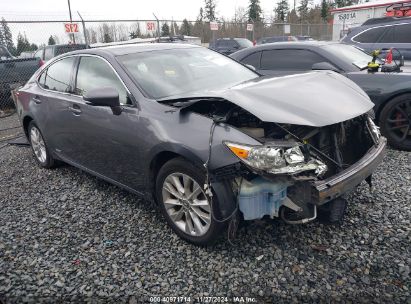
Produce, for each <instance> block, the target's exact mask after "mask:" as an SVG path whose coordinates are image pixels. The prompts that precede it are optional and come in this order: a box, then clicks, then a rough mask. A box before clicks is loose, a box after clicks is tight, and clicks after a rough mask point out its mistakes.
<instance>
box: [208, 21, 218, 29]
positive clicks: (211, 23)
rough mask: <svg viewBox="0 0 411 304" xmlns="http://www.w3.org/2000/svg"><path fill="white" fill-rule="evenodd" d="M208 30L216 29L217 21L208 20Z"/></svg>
mask: <svg viewBox="0 0 411 304" xmlns="http://www.w3.org/2000/svg"><path fill="white" fill-rule="evenodd" d="M210 30H212V31H218V23H217V22H214V21H212V22H210Z"/></svg>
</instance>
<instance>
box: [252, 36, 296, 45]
mask: <svg viewBox="0 0 411 304" xmlns="http://www.w3.org/2000/svg"><path fill="white" fill-rule="evenodd" d="M284 41H298V39H297V37H295V36H272V37H262V38H260V39H257V45H259V44H266V43H274V42H284Z"/></svg>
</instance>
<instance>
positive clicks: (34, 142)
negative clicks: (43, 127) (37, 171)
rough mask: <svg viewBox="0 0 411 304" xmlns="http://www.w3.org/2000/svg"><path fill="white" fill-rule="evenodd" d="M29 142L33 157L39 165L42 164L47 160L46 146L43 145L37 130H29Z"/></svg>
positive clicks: (34, 128)
mask: <svg viewBox="0 0 411 304" xmlns="http://www.w3.org/2000/svg"><path fill="white" fill-rule="evenodd" d="M30 141H31V146H32V147H33V151H34V155H35V156H36V157H37V159H38V160H39V161H40V162H41V163H44V162H45V161H46V158H47V152H46V145H45V144H44V140H43V137H42V136H41V133H40V131H39V129H37V128H36V127H32V128H31V130H30Z"/></svg>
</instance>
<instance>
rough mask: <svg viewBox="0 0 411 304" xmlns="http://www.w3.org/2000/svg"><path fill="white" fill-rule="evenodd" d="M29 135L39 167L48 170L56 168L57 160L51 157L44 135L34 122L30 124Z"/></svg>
mask: <svg viewBox="0 0 411 304" xmlns="http://www.w3.org/2000/svg"><path fill="white" fill-rule="evenodd" d="M27 134H28V138H29V142H30V146H31V149H32V150H33V154H34V159H35V160H36V161H37V163H38V164H39V166H40V167H42V168H47V169H49V168H54V167H55V166H56V160H55V159H54V158H53V156H52V155H51V153H50V150H49V149H48V147H47V144H46V142H45V140H44V137H43V134H42V133H41V131H40V129H39V127H38V126H37V125H36V123H35V122H34V121H31V122H30V123H29V126H28V128H27Z"/></svg>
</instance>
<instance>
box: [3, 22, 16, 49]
mask: <svg viewBox="0 0 411 304" xmlns="http://www.w3.org/2000/svg"><path fill="white" fill-rule="evenodd" d="M0 44H1V45H4V46H5V47H6V48H7V49H8V50H9V52H10V53H12V54H13V55H16V47H15V46H14V43H13V35H12V34H11V31H10V28H9V25H8V24H7V21H6V20H5V19H4V18H1V22H0Z"/></svg>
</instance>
